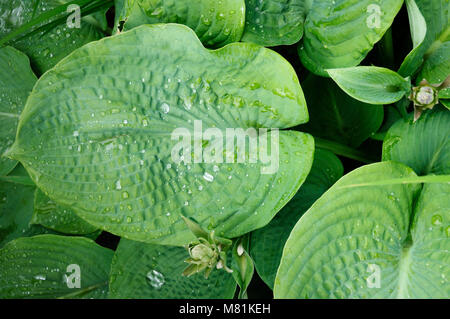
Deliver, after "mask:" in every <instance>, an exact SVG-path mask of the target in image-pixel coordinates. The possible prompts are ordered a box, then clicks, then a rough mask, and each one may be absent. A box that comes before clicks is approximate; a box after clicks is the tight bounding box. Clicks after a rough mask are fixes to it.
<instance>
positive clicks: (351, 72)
mask: <svg viewBox="0 0 450 319" xmlns="http://www.w3.org/2000/svg"><path fill="white" fill-rule="evenodd" d="M327 71H328V74H329V75H330V76H331V78H332V79H333V80H334V81H335V82H336V83H337V84H338V85H339V86H340V88H341V89H342V90H344V91H345V92H346V93H347V94H348V95H350V96H351V97H353V98H355V99H357V100H359V101H361V102H364V103H369V104H391V103H395V102H397V101H399V100H400V99H402V98H403V97H404V96H405V95H408V94H409V92H410V90H411V81H410V80H409V79H404V78H402V77H401V76H400V75H398V74H397V73H395V72H394V71H391V70H389V69H385V68H380V67H375V66H359V67H354V68H345V69H332V70H327Z"/></svg>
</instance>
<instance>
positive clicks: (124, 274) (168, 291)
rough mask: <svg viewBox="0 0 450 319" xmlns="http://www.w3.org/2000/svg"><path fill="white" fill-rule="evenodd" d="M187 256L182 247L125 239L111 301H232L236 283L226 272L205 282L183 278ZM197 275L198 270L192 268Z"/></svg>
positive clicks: (119, 251)
mask: <svg viewBox="0 0 450 319" xmlns="http://www.w3.org/2000/svg"><path fill="white" fill-rule="evenodd" d="M187 257H188V253H187V251H186V249H184V248H182V247H171V246H159V245H153V244H145V243H140V242H135V241H131V240H127V239H124V238H122V239H121V240H120V243H119V246H118V247H117V250H116V253H115V255H114V258H113V263H112V267H111V275H110V286H109V298H120V299H122V298H127V299H128V298H132V299H148V298H151V299H178V298H183V299H189V298H192V299H193V298H199V299H208V298H224V299H225V298H227V299H228V298H230V299H231V298H233V296H234V292H235V290H236V283H235V282H234V280H233V277H232V276H231V275H230V274H228V273H226V272H225V271H217V270H213V271H212V272H211V274H210V276H209V277H208V279H205V278H204V277H203V276H199V275H195V276H192V277H186V276H183V275H182V272H183V269H184V268H185V267H186V263H185V262H184V260H185V259H186V258H187ZM191 268H192V270H193V271H194V272H195V269H194V268H195V267H194V265H192V267H191Z"/></svg>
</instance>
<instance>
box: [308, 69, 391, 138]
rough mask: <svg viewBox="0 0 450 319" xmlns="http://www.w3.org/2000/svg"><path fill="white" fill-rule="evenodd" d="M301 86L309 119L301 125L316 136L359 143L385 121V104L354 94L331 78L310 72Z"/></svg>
mask: <svg viewBox="0 0 450 319" xmlns="http://www.w3.org/2000/svg"><path fill="white" fill-rule="evenodd" d="M302 87H303V89H304V92H305V96H306V100H307V101H308V106H309V108H308V111H309V114H310V121H309V122H308V123H307V124H304V125H302V126H301V128H302V130H304V131H307V132H309V133H311V134H312V135H313V136H315V137H321V138H325V139H329V140H333V141H336V142H340V143H342V144H346V145H350V146H352V147H358V146H360V145H361V143H362V142H364V141H365V140H366V139H368V138H369V137H370V136H371V135H372V134H374V133H375V132H376V131H377V130H378V129H379V128H380V126H381V123H382V122H383V113H384V110H383V107H381V106H379V105H371V104H366V103H362V102H360V101H357V100H355V99H353V98H351V97H350V96H349V95H348V94H346V93H345V92H343V91H342V90H341V89H340V88H339V87H338V86H337V85H336V84H335V83H334V82H333V81H332V80H331V79H324V78H320V77H317V76H314V75H310V76H309V77H308V78H307V79H306V80H305V81H304V82H303V83H302Z"/></svg>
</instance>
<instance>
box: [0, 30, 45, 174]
mask: <svg viewBox="0 0 450 319" xmlns="http://www.w3.org/2000/svg"><path fill="white" fill-rule="evenodd" d="M0 24H1V22H0ZM36 80H37V79H36V76H35V75H34V74H33V71H31V67H30V61H29V60H28V58H27V57H26V55H25V54H23V53H21V52H19V51H17V50H16V49H14V48H12V47H4V48H0V176H3V175H7V174H8V173H9V172H10V171H11V170H12V169H13V168H14V167H15V166H16V164H17V161H14V160H11V159H8V158H6V157H3V156H2V155H3V153H4V152H5V150H6V149H7V148H8V147H10V146H11V145H12V144H13V142H14V139H15V137H16V129H17V123H18V122H19V115H20V113H21V112H22V109H23V107H24V106H25V102H26V100H27V97H28V95H29V94H30V92H31V89H32V88H33V85H34V83H35V82H36Z"/></svg>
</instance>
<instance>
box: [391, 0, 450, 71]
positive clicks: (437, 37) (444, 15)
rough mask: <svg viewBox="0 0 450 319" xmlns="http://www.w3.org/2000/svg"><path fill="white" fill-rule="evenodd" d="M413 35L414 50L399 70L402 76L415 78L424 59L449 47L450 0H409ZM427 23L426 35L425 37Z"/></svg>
mask: <svg viewBox="0 0 450 319" xmlns="http://www.w3.org/2000/svg"><path fill="white" fill-rule="evenodd" d="M407 4H408V13H409V17H410V24H411V33H412V38H413V42H414V43H413V45H414V49H413V50H412V51H411V53H410V54H409V55H408V56H407V57H406V59H405V61H403V64H402V65H401V67H400V69H399V71H398V72H399V73H400V74H401V75H402V76H413V75H414V74H415V73H416V72H417V71H418V70H419V68H420V66H421V65H422V63H423V61H424V59H425V58H426V57H427V56H429V55H431V54H433V53H434V52H436V51H437V50H439V48H440V47H441V46H442V45H447V44H446V42H448V41H449V40H450V25H449V23H448V21H449V14H450V12H449V9H450V2H449V1H448V0H432V1H430V0H415V1H413V0H408V1H407ZM424 21H425V23H426V35H425V37H424V36H423V31H424V28H425V26H424V25H423V22H424Z"/></svg>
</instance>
